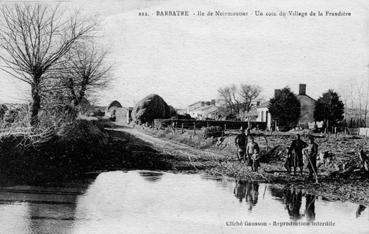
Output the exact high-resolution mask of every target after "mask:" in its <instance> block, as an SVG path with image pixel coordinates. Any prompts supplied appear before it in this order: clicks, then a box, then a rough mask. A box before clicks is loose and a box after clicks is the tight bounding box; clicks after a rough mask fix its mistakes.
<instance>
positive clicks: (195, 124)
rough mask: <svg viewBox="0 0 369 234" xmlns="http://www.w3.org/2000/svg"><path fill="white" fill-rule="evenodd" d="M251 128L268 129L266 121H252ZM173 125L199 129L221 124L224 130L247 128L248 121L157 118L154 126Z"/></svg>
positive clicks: (174, 126)
mask: <svg viewBox="0 0 369 234" xmlns="http://www.w3.org/2000/svg"><path fill="white" fill-rule="evenodd" d="M250 125H251V126H250V128H258V129H261V130H265V129H266V123H265V122H251V123H250ZM168 126H171V127H173V128H182V129H197V128H203V127H211V126H219V127H222V128H223V130H229V129H240V128H241V127H243V128H245V129H246V128H247V127H248V122H245V121H229V120H223V121H221V120H193V119H191V120H188V119H155V120H154V127H155V128H157V129H159V128H166V127H168Z"/></svg>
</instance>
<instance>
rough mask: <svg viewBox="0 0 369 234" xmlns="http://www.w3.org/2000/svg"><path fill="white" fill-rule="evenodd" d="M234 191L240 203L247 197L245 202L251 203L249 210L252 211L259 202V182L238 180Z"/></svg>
mask: <svg viewBox="0 0 369 234" xmlns="http://www.w3.org/2000/svg"><path fill="white" fill-rule="evenodd" d="M233 193H234V195H235V196H236V197H237V198H238V200H239V201H240V203H242V201H243V199H245V202H246V203H247V204H248V205H249V210H250V211H251V210H252V208H253V207H254V206H256V204H257V203H258V197H259V183H258V182H249V181H242V180H237V181H236V186H235V188H234V191H233Z"/></svg>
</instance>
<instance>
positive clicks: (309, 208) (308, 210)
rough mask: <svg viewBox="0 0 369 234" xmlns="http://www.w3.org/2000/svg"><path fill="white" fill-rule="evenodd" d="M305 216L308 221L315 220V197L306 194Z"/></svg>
mask: <svg viewBox="0 0 369 234" xmlns="http://www.w3.org/2000/svg"><path fill="white" fill-rule="evenodd" d="M305 197H306V199H305V201H306V203H305V215H306V218H307V220H308V221H311V222H312V221H314V220H315V198H316V196H315V195H311V194H306V196H305Z"/></svg>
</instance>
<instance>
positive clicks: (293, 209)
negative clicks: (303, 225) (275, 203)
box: [269, 186, 327, 222]
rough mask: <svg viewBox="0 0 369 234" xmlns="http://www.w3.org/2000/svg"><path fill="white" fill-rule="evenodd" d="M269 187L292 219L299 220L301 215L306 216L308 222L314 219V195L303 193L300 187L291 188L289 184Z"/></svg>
mask: <svg viewBox="0 0 369 234" xmlns="http://www.w3.org/2000/svg"><path fill="white" fill-rule="evenodd" d="M269 189H270V192H271V194H272V195H273V196H274V197H277V198H279V200H280V201H282V202H283V203H284V204H285V209H286V210H287V212H288V215H289V217H290V219H291V220H292V221H297V220H300V219H301V218H302V217H306V220H307V221H309V222H313V221H314V220H315V201H316V198H317V197H316V196H315V195H312V194H307V193H305V194H303V192H302V190H301V189H297V188H291V187H289V186H286V187H284V188H276V187H273V186H271V187H270V188H269ZM303 197H304V198H305V211H304V214H301V212H300V210H301V205H302V202H303ZM323 200H327V199H323Z"/></svg>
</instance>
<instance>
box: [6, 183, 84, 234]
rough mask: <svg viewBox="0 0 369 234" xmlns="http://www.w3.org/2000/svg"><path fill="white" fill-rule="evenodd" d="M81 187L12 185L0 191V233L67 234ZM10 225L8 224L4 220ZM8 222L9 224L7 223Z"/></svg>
mask: <svg viewBox="0 0 369 234" xmlns="http://www.w3.org/2000/svg"><path fill="white" fill-rule="evenodd" d="M83 187H84V186H78V188H71V187H68V188H62V187H40V186H13V187H4V188H0V200H1V204H0V213H2V214H3V216H4V217H1V221H0V233H67V232H69V227H70V226H71V223H72V222H73V221H74V219H75V210H76V200H77V196H79V195H81V194H82V193H83V191H82V190H81V188H83ZM5 216H6V218H7V219H6V220H9V221H10V222H13V223H14V221H16V223H14V224H11V223H9V222H5V220H4V218H5ZM8 223H9V224H8Z"/></svg>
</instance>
